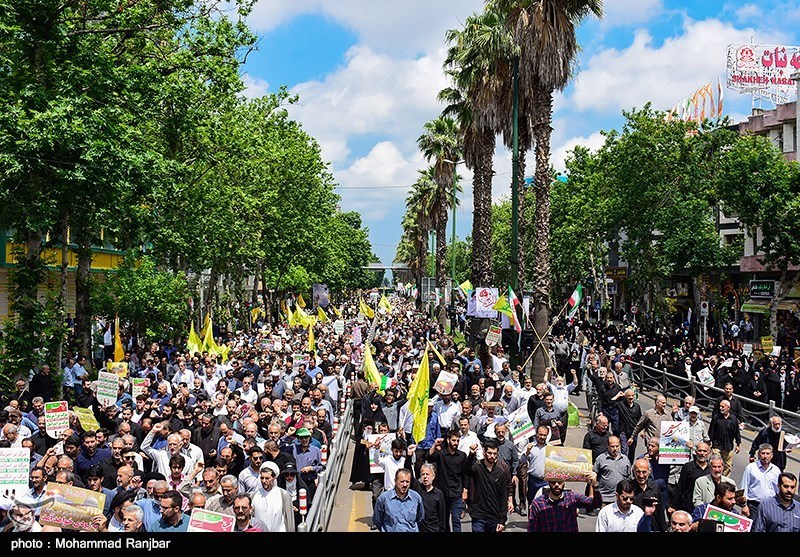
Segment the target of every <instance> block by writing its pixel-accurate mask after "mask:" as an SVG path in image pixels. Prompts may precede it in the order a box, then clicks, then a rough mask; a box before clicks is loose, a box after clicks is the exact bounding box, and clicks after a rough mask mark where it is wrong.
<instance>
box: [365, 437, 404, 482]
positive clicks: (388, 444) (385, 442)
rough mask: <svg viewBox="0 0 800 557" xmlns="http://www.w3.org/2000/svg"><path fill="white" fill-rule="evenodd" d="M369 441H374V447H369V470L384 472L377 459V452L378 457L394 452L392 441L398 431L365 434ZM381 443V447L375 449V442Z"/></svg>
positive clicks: (375, 472) (376, 472)
mask: <svg viewBox="0 0 800 557" xmlns="http://www.w3.org/2000/svg"><path fill="white" fill-rule="evenodd" d="M365 437H366V438H367V441H369V442H370V443H372V445H373V447H372V448H370V449H369V451H368V452H369V472H370V474H383V466H381V465H380V464H378V463H377V462H376V460H375V453H376V452H377V453H378V458H383V457H385V456H387V455H391V454H392V441H394V440H395V438H396V437H397V434H396V433H371V434H369V435H366V436H365ZM376 443H378V444H379V445H380V448H379V449H377V450H376V449H375V444H376Z"/></svg>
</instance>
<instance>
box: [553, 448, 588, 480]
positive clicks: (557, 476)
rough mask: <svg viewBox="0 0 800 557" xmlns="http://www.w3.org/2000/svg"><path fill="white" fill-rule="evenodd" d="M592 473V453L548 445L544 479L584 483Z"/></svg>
mask: <svg viewBox="0 0 800 557" xmlns="http://www.w3.org/2000/svg"><path fill="white" fill-rule="evenodd" d="M591 472H592V451H590V450H589V449H575V448H573V447H559V446H556V445H548V446H547V447H546V448H545V450H544V479H545V480H564V481H565V482H583V481H586V478H587V477H588V475H589V474H590V473H591Z"/></svg>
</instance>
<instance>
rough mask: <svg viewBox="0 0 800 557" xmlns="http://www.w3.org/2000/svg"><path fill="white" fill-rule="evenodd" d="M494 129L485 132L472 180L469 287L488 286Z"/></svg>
mask: <svg viewBox="0 0 800 557" xmlns="http://www.w3.org/2000/svg"><path fill="white" fill-rule="evenodd" d="M494 144H495V140H494V132H485V133H484V134H483V138H482V141H481V161H480V164H478V165H477V167H476V168H475V169H474V177H473V181H472V206H473V209H472V262H471V266H472V280H473V283H474V284H473V286H492V285H493V283H494V273H493V271H492V157H493V155H494Z"/></svg>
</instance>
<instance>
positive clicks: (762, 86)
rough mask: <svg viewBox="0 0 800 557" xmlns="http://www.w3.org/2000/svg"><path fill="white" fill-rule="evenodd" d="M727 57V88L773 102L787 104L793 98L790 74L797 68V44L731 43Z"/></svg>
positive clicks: (799, 57)
mask: <svg viewBox="0 0 800 557" xmlns="http://www.w3.org/2000/svg"><path fill="white" fill-rule="evenodd" d="M727 59H728V60H727V73H726V83H727V85H728V87H729V88H731V89H733V90H735V91H739V92H740V93H748V94H753V95H755V96H757V97H761V98H765V99H770V100H772V101H773V102H775V103H786V102H789V101H790V100H791V98H793V97H794V91H795V84H794V81H792V79H791V75H792V74H793V73H795V72H797V71H800V47H798V46H783V45H766V44H731V45H728V56H727Z"/></svg>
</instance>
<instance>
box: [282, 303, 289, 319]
mask: <svg viewBox="0 0 800 557" xmlns="http://www.w3.org/2000/svg"><path fill="white" fill-rule="evenodd" d="M281 312H282V313H283V314H284V315H289V308H287V307H286V300H281Z"/></svg>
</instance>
